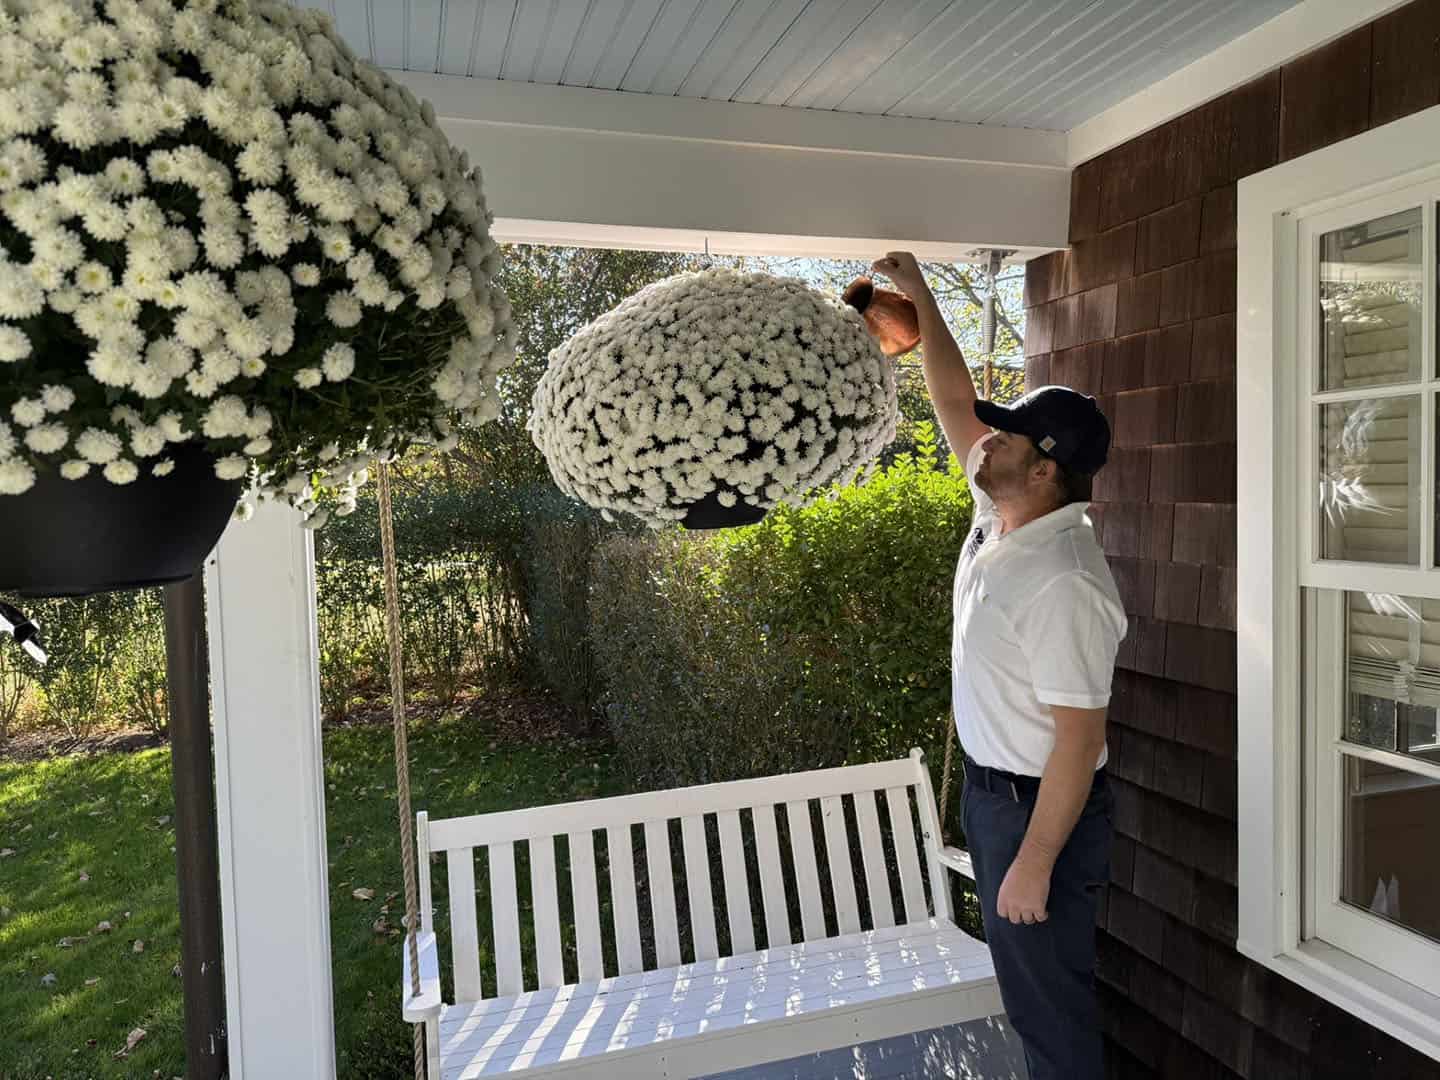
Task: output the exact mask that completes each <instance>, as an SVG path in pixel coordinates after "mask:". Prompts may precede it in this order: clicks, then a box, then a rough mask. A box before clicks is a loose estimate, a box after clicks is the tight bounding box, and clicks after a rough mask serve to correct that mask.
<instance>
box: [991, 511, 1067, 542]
mask: <svg viewBox="0 0 1440 1080" xmlns="http://www.w3.org/2000/svg"><path fill="white" fill-rule="evenodd" d="M1089 509H1090V504H1089V503H1088V502H1073V503H1069V504H1067V505H1065V506H1062V507H1060V509H1058V510H1052V511H1050V513H1048V514H1043V515H1042V516H1040V517H1038V518H1036V519H1035V520H1034V521H1030V522H1027V523H1026V524H1024V525H1022V526H1020V528H1018V529H1015V530H1014V531H1013V532H1007V533H1005V534H1004V535H1003V536H998V537H996V539H997V540H1003V541H1005V542H1006V543H1013V544H1014V545H1016V546H1020V547H1035V546H1037V545H1039V544H1043V543H1045V542H1046V541H1047V540H1050V539H1052V538H1053V537H1055V536H1057V535H1059V534H1060V533H1062V532H1065V531H1066V530H1067V529H1075V528H1079V527H1080V526H1081V525H1088V524H1089V523H1090V519H1089V518H1088V517H1087V516H1086V511H1087V510H1089ZM997 516H998V515H997Z"/></svg>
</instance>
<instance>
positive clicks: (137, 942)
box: [131, 938, 145, 952]
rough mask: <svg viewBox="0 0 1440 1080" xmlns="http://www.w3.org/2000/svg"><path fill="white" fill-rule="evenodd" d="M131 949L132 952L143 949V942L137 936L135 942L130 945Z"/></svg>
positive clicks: (142, 950)
mask: <svg viewBox="0 0 1440 1080" xmlns="http://www.w3.org/2000/svg"><path fill="white" fill-rule="evenodd" d="M131 951H132V952H144V951H145V942H143V941H141V940H140V939H139V938H136V939H135V944H134V945H132V946H131Z"/></svg>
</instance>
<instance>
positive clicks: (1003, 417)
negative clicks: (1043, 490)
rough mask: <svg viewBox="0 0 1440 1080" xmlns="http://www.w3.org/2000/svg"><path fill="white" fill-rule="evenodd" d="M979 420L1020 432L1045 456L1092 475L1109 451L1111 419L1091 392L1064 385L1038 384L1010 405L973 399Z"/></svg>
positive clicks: (1003, 429)
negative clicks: (1108, 418)
mask: <svg viewBox="0 0 1440 1080" xmlns="http://www.w3.org/2000/svg"><path fill="white" fill-rule="evenodd" d="M975 415H976V416H977V417H979V419H980V422H981V423H983V424H988V425H989V426H990V427H992V428H994V429H995V430H996V431H1008V432H1010V433H1011V434H1014V435H1024V436H1025V437H1026V438H1028V439H1030V441H1031V442H1033V443H1034V444H1035V446H1036V447H1037V448H1038V449H1039V450H1040V452H1041V453H1042V454H1044V455H1045V456H1046V457H1048V458H1051V459H1052V460H1054V461H1058V462H1059V463H1060V464H1061V465H1063V466H1065V468H1067V469H1069V470H1070V471H1071V472H1075V473H1079V474H1080V475H1081V476H1091V475H1094V474H1095V473H1097V472H1099V471H1100V467H1101V466H1102V465H1104V464H1105V458H1106V456H1107V455H1108V454H1109V452H1110V423H1109V421H1107V420H1106V419H1105V414H1104V413H1102V412H1101V411H1100V406H1099V404H1097V403H1096V401H1095V399H1094V398H1093V397H1090V396H1089V395H1087V394H1082V393H1080V392H1079V391H1077V390H1071V389H1070V388H1069V387H1068V386H1042V387H1040V388H1039V389H1038V390H1031V391H1030V392H1029V393H1028V394H1026V395H1025V396H1024V397H1022V398H1020V399H1019V400H1017V401H1015V402H1014V403H1013V404H1011V405H997V404H995V402H993V401H977V402H975Z"/></svg>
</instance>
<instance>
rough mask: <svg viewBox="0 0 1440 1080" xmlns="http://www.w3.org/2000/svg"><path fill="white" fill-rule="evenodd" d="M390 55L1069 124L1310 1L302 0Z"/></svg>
mask: <svg viewBox="0 0 1440 1080" xmlns="http://www.w3.org/2000/svg"><path fill="white" fill-rule="evenodd" d="M302 2H304V3H305V4H306V6H312V7H320V8H322V9H327V10H329V11H330V13H331V14H332V15H334V17H335V20H336V23H337V25H338V27H339V30H340V32H341V33H342V34H343V35H344V37H345V39H346V40H347V41H348V42H349V43H350V45H351V47H352V48H353V49H355V51H356V52H357V53H359V54H360V55H362V56H366V57H368V58H369V59H371V60H372V61H374V62H375V63H376V64H378V65H380V66H381V67H386V68H392V69H402V70H409V71H417V72H428V73H432V74H447V75H461V76H469V77H472V78H477V79H501V80H507V81H515V82H521V83H539V84H548V85H553V86H573V87H587V88H591V89H602V90H621V91H627V92H633V93H640V94H649V95H656V96H660V97H680V98H692V99H702V100H710V101H728V102H739V103H744V104H758V105H774V106H783V107H785V108H790V109H816V110H825V111H838V112H842V113H858V114H864V115H872V116H892V117H910V118H917V119H926V120H944V121H953V122H962V123H972V124H976V123H978V124H993V125H999V126H1004V127H1028V128H1041V129H1046V130H1051V131H1068V130H1069V129H1070V128H1072V127H1074V126H1075V125H1077V124H1079V123H1082V122H1084V121H1085V120H1088V119H1090V118H1091V117H1094V116H1096V115H1098V114H1099V113H1101V112H1103V111H1104V110H1106V109H1107V108H1109V107H1110V106H1112V105H1114V104H1115V103H1117V102H1119V101H1121V100H1123V99H1124V98H1126V97H1128V96H1130V95H1131V94H1133V93H1135V92H1137V91H1138V90H1140V89H1142V88H1144V87H1146V86H1149V85H1151V84H1152V83H1155V82H1157V81H1159V80H1160V79H1162V78H1164V77H1165V76H1167V75H1170V74H1171V73H1173V72H1175V71H1177V70H1179V69H1180V68H1182V67H1184V66H1185V65H1186V64H1188V63H1190V62H1191V61H1192V60H1195V59H1197V58H1198V57H1201V56H1204V55H1206V54H1207V53H1209V52H1212V51H1213V50H1215V49H1216V48H1218V47H1220V46H1221V45H1223V44H1225V43H1226V42H1229V41H1231V40H1233V39H1235V38H1237V37H1239V36H1241V35H1242V34H1244V33H1246V32H1247V31H1250V30H1253V29H1254V28H1255V27H1257V26H1259V25H1260V24H1262V23H1264V22H1266V21H1268V20H1270V19H1271V18H1273V17H1275V16H1276V15H1278V14H1280V13H1281V12H1283V11H1285V10H1286V9H1288V8H1291V7H1294V6H1295V5H1296V4H1297V3H1298V2H1299V0H302Z"/></svg>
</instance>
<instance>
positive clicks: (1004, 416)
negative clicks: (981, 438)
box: [975, 399, 1018, 432]
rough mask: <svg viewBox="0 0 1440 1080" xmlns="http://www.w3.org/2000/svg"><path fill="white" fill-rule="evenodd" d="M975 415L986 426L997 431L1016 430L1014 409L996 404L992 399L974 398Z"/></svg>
mask: <svg viewBox="0 0 1440 1080" xmlns="http://www.w3.org/2000/svg"><path fill="white" fill-rule="evenodd" d="M975 416H976V418H977V419H978V420H979V421H980V422H981V423H982V424H985V425H986V426H987V427H992V428H994V429H995V430H997V431H1011V432H1014V431H1018V428H1017V426H1016V422H1015V410H1014V409H1011V408H1009V407H1008V406H1005V405H996V404H995V402H993V401H984V400H982V399H976V401H975Z"/></svg>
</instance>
